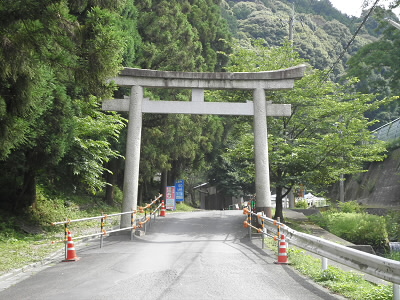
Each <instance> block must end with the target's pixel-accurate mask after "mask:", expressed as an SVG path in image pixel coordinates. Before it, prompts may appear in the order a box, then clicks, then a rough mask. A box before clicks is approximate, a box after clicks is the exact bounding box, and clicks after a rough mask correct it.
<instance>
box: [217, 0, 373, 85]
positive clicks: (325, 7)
mask: <svg viewBox="0 0 400 300" xmlns="http://www.w3.org/2000/svg"><path fill="white" fill-rule="evenodd" d="M221 6H222V8H223V14H224V17H225V19H226V20H227V21H228V23H229V26H230V29H231V32H232V34H233V35H234V37H236V38H237V39H238V40H239V41H240V43H243V44H245V43H248V42H250V41H251V39H264V40H265V41H266V43H267V44H268V45H269V46H279V45H282V44H283V43H284V41H285V40H287V39H289V27H290V24H293V43H294V46H295V47H296V49H297V51H298V52H299V53H300V55H301V57H303V58H305V59H307V60H308V61H309V63H310V64H311V65H312V66H313V67H315V68H317V69H321V70H322V69H330V68H332V71H333V72H332V73H331V79H333V80H338V79H339V78H340V77H341V76H343V75H344V73H345V69H346V62H347V61H348V59H349V58H350V57H351V56H352V55H354V54H355V53H356V52H357V51H358V50H359V49H360V48H361V47H363V46H365V45H367V44H369V43H371V42H373V41H376V40H377V38H378V36H379V35H380V33H379V32H378V31H377V28H378V22H377V21H376V20H374V18H373V17H370V18H369V19H368V21H367V22H366V23H365V24H364V26H363V28H362V29H361V30H360V32H359V33H358V34H357V36H356V38H355V40H354V41H353V43H352V44H351V45H350V47H349V48H348V49H347V50H346V51H344V49H345V48H346V47H347V45H348V43H349V42H350V40H351V39H352V37H353V34H354V32H355V31H356V29H357V28H358V27H359V26H360V24H361V22H362V21H363V18H364V17H363V16H362V17H361V18H356V17H350V16H347V15H345V14H343V13H341V12H340V11H339V10H337V9H336V8H334V7H333V6H332V4H331V3H330V2H329V0H320V1H317V0H281V1H278V0H252V1H235V0H233V1H225V0H223V1H222V3H221ZM292 19H293V22H291V20H292ZM343 52H344V53H343ZM337 60H338V61H337Z"/></svg>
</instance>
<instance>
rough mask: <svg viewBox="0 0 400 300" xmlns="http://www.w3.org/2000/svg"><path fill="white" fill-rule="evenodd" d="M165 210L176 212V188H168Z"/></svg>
mask: <svg viewBox="0 0 400 300" xmlns="http://www.w3.org/2000/svg"><path fill="white" fill-rule="evenodd" d="M165 208H166V209H169V210H175V208H176V207H175V187H174V186H167V190H166V193H165Z"/></svg>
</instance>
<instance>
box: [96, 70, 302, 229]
mask: <svg viewBox="0 0 400 300" xmlns="http://www.w3.org/2000/svg"><path fill="white" fill-rule="evenodd" d="M305 69H306V66H305V65H300V66H297V67H293V68H288V69H282V70H276V71H267V72H254V73H252V72H251V73H246V72H237V73H196V72H173V71H156V70H144V69H133V68H125V69H124V70H122V72H121V73H120V74H119V75H118V77H116V78H114V79H112V80H113V81H115V83H116V84H117V85H119V86H126V87H130V88H131V95H130V98H129V99H114V100H106V101H104V102H103V110H108V111H129V123H128V137H127V146H126V147H127V148H126V161H125V176H124V187H123V193H124V199H123V204H122V210H123V211H130V210H132V209H136V208H137V196H138V183H139V161H140V143H141V132H142V114H143V113H175V114H177V113H181V114H217V115H254V144H255V147H254V149H255V166H256V178H255V179H256V194H257V201H256V208H257V210H258V211H264V212H265V213H266V215H267V216H268V217H271V215H272V213H271V211H272V206H271V194H270V180H269V160H268V139H267V118H266V117H267V116H290V114H291V106H290V105H289V104H272V103H267V102H266V99H265V91H266V90H282V89H291V88H293V86H294V81H295V80H297V79H300V78H302V77H303V76H304V72H305ZM145 87H151V88H182V89H191V90H192V101H190V102H184V101H152V100H149V99H144V98H143V88H145ZM204 89H233V90H238V89H240V90H243V89H244V90H253V102H251V101H248V102H246V103H229V102H204ZM129 226H130V219H129V216H128V215H124V216H122V219H121V227H129Z"/></svg>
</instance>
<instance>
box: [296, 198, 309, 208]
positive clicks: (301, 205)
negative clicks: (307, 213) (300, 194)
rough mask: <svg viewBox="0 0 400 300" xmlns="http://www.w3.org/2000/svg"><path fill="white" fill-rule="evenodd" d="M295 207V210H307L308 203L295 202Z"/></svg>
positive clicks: (303, 201)
mask: <svg viewBox="0 0 400 300" xmlns="http://www.w3.org/2000/svg"><path fill="white" fill-rule="evenodd" d="M295 207H296V208H303V209H305V208H308V202H307V201H306V200H299V201H296V204H295Z"/></svg>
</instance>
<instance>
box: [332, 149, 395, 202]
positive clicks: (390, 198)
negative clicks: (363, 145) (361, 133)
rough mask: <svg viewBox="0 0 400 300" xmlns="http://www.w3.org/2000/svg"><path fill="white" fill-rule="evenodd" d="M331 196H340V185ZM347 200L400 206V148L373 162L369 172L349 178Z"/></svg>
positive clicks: (346, 192) (335, 197)
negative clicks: (383, 158) (382, 159)
mask: <svg viewBox="0 0 400 300" xmlns="http://www.w3.org/2000/svg"><path fill="white" fill-rule="evenodd" d="M330 196H331V198H332V199H338V198H339V192H338V185H336V186H335V187H334V189H333V191H332V193H331V195H330ZM345 200H346V201H348V200H357V201H358V202H361V203H363V204H366V205H368V206H371V207H387V206H391V207H394V206H396V207H400V149H396V150H394V151H392V152H391V153H390V154H389V156H388V157H387V158H386V159H385V160H384V161H382V162H374V163H372V164H371V165H370V166H369V168H368V172H366V173H362V174H359V175H357V176H352V177H351V178H349V179H347V180H346V182H345Z"/></svg>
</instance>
